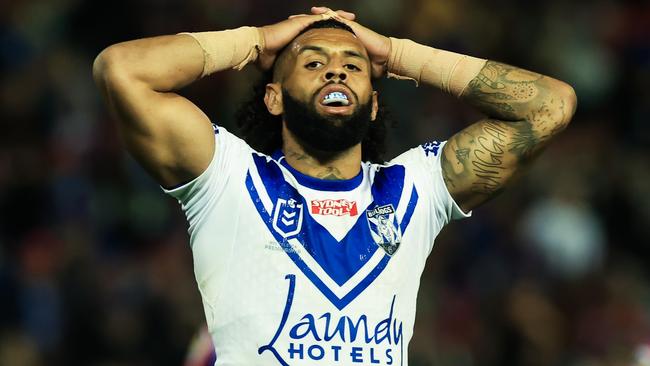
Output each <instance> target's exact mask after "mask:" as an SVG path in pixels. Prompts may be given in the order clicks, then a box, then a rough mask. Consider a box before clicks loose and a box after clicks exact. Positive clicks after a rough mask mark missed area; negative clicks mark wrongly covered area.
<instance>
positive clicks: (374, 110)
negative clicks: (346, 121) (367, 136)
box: [370, 90, 379, 121]
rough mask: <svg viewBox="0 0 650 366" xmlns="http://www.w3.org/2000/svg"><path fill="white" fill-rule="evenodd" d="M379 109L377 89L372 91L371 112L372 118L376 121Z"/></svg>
mask: <svg viewBox="0 0 650 366" xmlns="http://www.w3.org/2000/svg"><path fill="white" fill-rule="evenodd" d="M378 110H379V102H377V91H375V90H373V91H372V112H371V113H370V120H371V121H374V120H375V118H377V111H378Z"/></svg>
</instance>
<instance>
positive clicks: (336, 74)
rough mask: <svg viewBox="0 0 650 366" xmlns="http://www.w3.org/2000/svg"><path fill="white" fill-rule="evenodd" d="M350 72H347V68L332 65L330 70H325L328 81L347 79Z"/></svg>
mask: <svg viewBox="0 0 650 366" xmlns="http://www.w3.org/2000/svg"><path fill="white" fill-rule="evenodd" d="M347 77H348V74H346V72H345V69H343V68H342V67H340V66H337V67H332V68H330V69H329V70H327V71H326V72H325V80H326V81H330V80H332V81H337V80H338V81H345V79H347Z"/></svg>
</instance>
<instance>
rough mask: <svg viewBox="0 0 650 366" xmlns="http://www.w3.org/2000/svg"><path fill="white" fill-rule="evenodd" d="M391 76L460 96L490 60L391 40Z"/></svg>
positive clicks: (389, 65) (406, 40) (401, 40)
mask: <svg viewBox="0 0 650 366" xmlns="http://www.w3.org/2000/svg"><path fill="white" fill-rule="evenodd" d="M390 44H391V48H390V54H389V56H388V64H387V67H388V77H391V78H396V79H407V80H413V81H415V83H416V85H419V83H420V82H422V81H423V82H425V83H427V84H431V85H433V86H435V87H438V88H440V89H441V90H443V91H445V92H447V93H450V94H452V95H454V96H456V97H460V96H461V95H462V94H463V91H464V90H465V88H466V87H467V85H468V84H469V82H470V81H471V80H472V79H474V78H475V77H476V75H478V73H479V72H480V71H481V69H482V68H483V66H485V63H486V62H487V60H484V59H480V58H476V57H471V56H467V55H461V54H458V53H454V52H450V51H445V50H439V49H436V48H432V47H427V46H423V45H421V44H418V43H415V42H413V41H411V40H408V39H398V38H392V37H390Z"/></svg>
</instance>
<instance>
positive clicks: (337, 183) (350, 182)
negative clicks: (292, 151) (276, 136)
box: [271, 150, 363, 192]
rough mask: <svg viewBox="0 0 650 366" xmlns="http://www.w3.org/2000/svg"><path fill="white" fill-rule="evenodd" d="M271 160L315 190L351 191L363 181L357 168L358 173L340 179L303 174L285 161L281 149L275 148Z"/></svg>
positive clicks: (361, 170) (302, 183) (360, 171)
mask: <svg viewBox="0 0 650 366" xmlns="http://www.w3.org/2000/svg"><path fill="white" fill-rule="evenodd" d="M271 157H272V158H273V160H275V161H277V162H279V163H280V164H282V166H284V167H285V168H287V170H289V172H290V173H291V175H293V177H294V178H296V180H297V181H298V183H300V185H302V186H305V187H307V188H311V189H315V190H317V191H338V192H340V191H351V190H353V189H355V188H357V187H358V186H359V185H360V184H361V182H362V181H363V169H359V173H358V174H357V175H356V176H355V177H354V178H350V179H340V180H330V179H319V178H315V177H311V176H309V175H306V174H303V173H301V172H299V171H297V170H296V169H295V168H294V167H292V166H291V165H289V163H287V159H286V158H284V154H283V153H282V150H276V151H275V152H274V153H273V154H271Z"/></svg>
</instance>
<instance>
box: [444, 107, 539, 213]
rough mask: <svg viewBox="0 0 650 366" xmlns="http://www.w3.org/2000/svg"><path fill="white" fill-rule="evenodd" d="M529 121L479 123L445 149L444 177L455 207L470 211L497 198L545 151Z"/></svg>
mask: <svg viewBox="0 0 650 366" xmlns="http://www.w3.org/2000/svg"><path fill="white" fill-rule="evenodd" d="M541 142H542V141H540V140H539V139H538V138H536V134H535V133H534V131H533V127H532V125H531V123H530V122H528V121H526V120H522V121H515V122H504V121H500V120H495V119H484V120H480V121H478V122H476V123H474V124H472V125H471V126H469V127H467V128H465V129H464V130H462V131H460V132H458V133H457V134H455V135H454V136H452V137H451V138H450V139H449V140H448V142H447V144H445V146H444V148H443V154H442V157H441V159H442V160H441V164H442V173H443V178H444V181H445V184H446V185H447V189H448V190H449V193H450V194H451V196H452V197H453V198H454V200H455V201H456V203H458V205H459V206H460V207H461V208H462V209H463V210H464V211H469V210H472V209H473V208H475V207H477V206H479V205H480V204H482V203H483V202H485V201H487V200H488V199H490V198H491V197H493V196H495V195H496V194H498V193H499V192H500V191H501V190H502V189H503V188H504V186H505V185H506V184H507V183H508V182H509V181H510V180H511V179H512V178H513V176H515V175H516V173H517V171H518V170H519V169H521V167H522V166H523V165H525V164H526V163H527V162H528V161H529V160H530V159H531V158H532V157H533V156H534V155H536V153H537V152H538V151H539V150H540V149H541V147H542V145H543V144H542V143H541Z"/></svg>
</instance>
